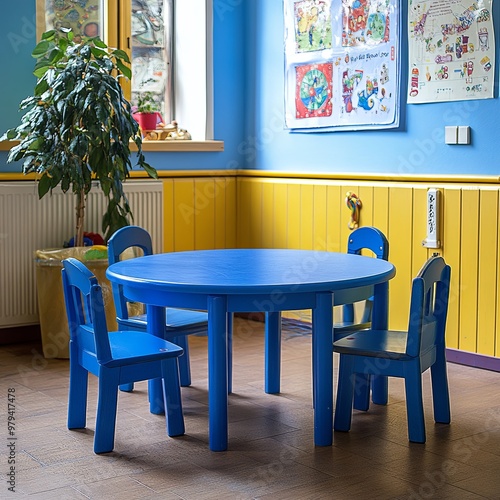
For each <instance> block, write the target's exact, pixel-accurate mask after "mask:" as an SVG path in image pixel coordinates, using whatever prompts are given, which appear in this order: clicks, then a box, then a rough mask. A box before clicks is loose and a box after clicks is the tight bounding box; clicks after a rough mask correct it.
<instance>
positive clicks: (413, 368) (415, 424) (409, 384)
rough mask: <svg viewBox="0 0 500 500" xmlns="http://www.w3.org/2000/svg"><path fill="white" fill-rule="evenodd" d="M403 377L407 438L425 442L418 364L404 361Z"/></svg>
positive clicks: (420, 379)
mask: <svg viewBox="0 0 500 500" xmlns="http://www.w3.org/2000/svg"><path fill="white" fill-rule="evenodd" d="M404 377H405V391H406V413H407V419H408V438H409V440H410V441H411V442H413V443H425V419H424V404H423V399H422V373H421V371H420V365H419V364H417V363H410V362H408V363H405V369H404Z"/></svg>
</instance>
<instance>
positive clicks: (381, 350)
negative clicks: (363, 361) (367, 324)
mask: <svg viewBox="0 0 500 500" xmlns="http://www.w3.org/2000/svg"><path fill="white" fill-rule="evenodd" d="M407 339H408V333H407V332H401V331H396V330H361V331H359V332H354V333H351V334H349V335H347V336H346V337H344V338H342V339H339V340H336V341H335V342H334V343H333V350H334V351H335V352H338V353H340V354H356V355H358V356H371V357H377V358H390V359H411V358H410V356H408V355H407V354H406V352H405V351H406V343H407Z"/></svg>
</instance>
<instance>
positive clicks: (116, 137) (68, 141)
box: [3, 30, 157, 236]
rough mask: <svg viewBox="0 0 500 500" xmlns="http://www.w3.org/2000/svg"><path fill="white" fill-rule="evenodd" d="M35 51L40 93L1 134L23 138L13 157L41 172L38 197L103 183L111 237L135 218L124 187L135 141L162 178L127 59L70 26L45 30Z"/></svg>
mask: <svg viewBox="0 0 500 500" xmlns="http://www.w3.org/2000/svg"><path fill="white" fill-rule="evenodd" d="M32 55H33V57H34V58H35V59H36V63H35V67H34V71H33V72H34V75H35V76H36V78H37V82H36V85H35V89H34V95H33V96H30V97H28V98H27V99H24V100H23V101H22V102H21V105H20V107H21V109H24V110H25V114H24V116H23V118H22V123H21V125H19V126H18V127H17V128H15V129H11V130H8V131H7V132H6V133H5V134H4V135H3V138H7V139H15V138H18V139H19V138H20V139H21V142H20V144H19V145H17V146H15V147H13V148H11V150H10V152H9V156H8V161H18V160H21V159H24V160H25V162H24V165H23V171H24V172H25V173H29V172H36V173H37V174H39V176H40V177H39V183H38V194H39V196H40V197H43V196H45V195H46V194H47V193H48V192H50V191H51V190H52V189H53V188H54V187H56V186H58V185H60V186H61V188H62V189H63V191H65V192H66V191H71V192H73V193H75V194H77V195H80V194H81V193H85V194H86V193H88V192H89V190H90V189H91V188H92V179H96V180H97V181H99V185H100V187H101V189H102V190H103V192H104V194H105V195H106V196H107V197H108V207H107V210H106V213H105V214H104V216H103V231H105V232H106V235H107V236H110V235H111V234H112V233H113V232H114V231H115V230H116V229H117V228H119V227H122V226H123V225H126V224H128V219H129V218H130V217H131V216H132V214H131V210H130V206H129V204H128V201H127V199H126V197H125V195H124V193H123V187H122V182H123V181H124V180H125V179H126V178H127V177H128V176H129V175H130V170H131V169H132V163H131V159H130V147H129V142H130V141H131V140H132V141H134V142H135V143H136V144H137V147H138V156H137V165H138V166H139V167H141V168H143V169H144V170H145V171H146V172H147V173H148V175H150V176H151V177H157V173H156V170H155V169H154V168H153V167H151V166H150V165H149V164H148V163H146V161H145V158H144V155H143V154H142V138H141V136H140V134H139V133H138V125H137V122H136V121H135V120H134V119H133V117H132V115H131V106H130V103H129V102H128V101H127V100H126V99H125V98H124V96H123V92H122V89H121V86H120V84H119V79H120V78H124V77H125V78H130V77H131V70H130V67H129V66H130V60H129V57H128V56H127V54H126V53H125V52H124V51H122V50H118V49H110V48H108V46H107V45H106V44H105V43H104V42H103V41H102V40H100V39H99V38H97V37H95V38H84V39H83V40H81V41H78V42H76V41H75V38H74V35H73V33H72V32H71V31H68V30H59V31H56V30H51V31H47V32H46V33H44V34H43V35H42V37H41V40H40V42H39V43H38V44H37V45H36V47H35V48H34V50H33V53H32Z"/></svg>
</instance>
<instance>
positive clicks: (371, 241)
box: [333, 226, 389, 340]
mask: <svg viewBox="0 0 500 500" xmlns="http://www.w3.org/2000/svg"><path fill="white" fill-rule="evenodd" d="M365 249H366V250H370V251H371V252H373V254H374V255H375V257H376V258H377V259H384V260H388V258H389V242H388V241H387V238H386V237H385V235H384V233H383V232H382V231H380V230H379V229H377V228H375V227H371V226H365V227H360V228H358V229H356V230H354V231H353V232H352V233H351V234H350V235H349V239H348V241H347V253H350V254H354V255H361V252H362V250H365ZM372 309H373V297H371V298H370V299H368V300H365V301H364V309H363V313H362V317H361V320H360V321H359V322H358V323H357V322H355V320H354V305H353V304H345V305H344V306H342V322H341V323H337V324H334V325H333V328H334V332H333V334H334V337H333V338H334V340H339V339H341V338H342V337H345V336H346V335H348V334H349V333H351V332H354V331H358V330H364V329H366V328H370V326H371V317H372Z"/></svg>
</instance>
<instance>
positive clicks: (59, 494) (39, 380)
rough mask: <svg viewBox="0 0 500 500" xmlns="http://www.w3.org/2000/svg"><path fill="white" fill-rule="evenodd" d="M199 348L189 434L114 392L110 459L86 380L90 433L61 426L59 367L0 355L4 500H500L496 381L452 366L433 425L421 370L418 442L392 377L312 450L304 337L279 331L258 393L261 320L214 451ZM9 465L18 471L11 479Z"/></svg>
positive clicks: (495, 376)
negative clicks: (273, 380)
mask: <svg viewBox="0 0 500 500" xmlns="http://www.w3.org/2000/svg"><path fill="white" fill-rule="evenodd" d="M206 344H207V338H206V337H192V338H190V349H191V362H192V372H193V373H192V376H193V384H192V386H191V387H188V388H183V389H182V393H183V401H184V413H185V421H186V434H185V436H182V437H179V438H169V437H167V436H166V434H165V419H164V417H162V416H156V415H152V414H150V413H149V410H148V404H147V394H146V384H145V383H141V384H138V385H137V386H136V387H137V389H136V391H135V392H134V393H130V394H126V393H120V396H119V409H118V418H117V432H116V443H115V450H114V452H112V453H109V454H105V455H100V456H97V455H94V453H93V451H92V440H93V434H94V421H95V420H94V414H95V402H96V383H95V378H94V377H91V383H90V387H91V389H90V398H89V408H88V421H87V425H88V428H87V429H84V430H80V431H69V430H67V428H66V401H67V386H68V361H66V360H45V359H44V358H43V357H42V356H41V354H40V353H41V346H40V345H38V344H36V343H34V344H33V343H28V344H26V343H25V344H17V345H10V346H1V347H0V374H1V375H0V394H2V401H1V402H0V436H1V439H0V442H1V443H2V444H1V447H0V498H11V497H12V498H25V497H27V496H29V498H34V499H35V498H36V499H80V500H81V499H85V498H93V499H94V498H95V499H115V498H116V499H120V500H127V499H147V498H156V499H157V498H161V499H181V498H183V499H196V500H200V499H212V498H213V499H253V498H259V499H273V500H275V499H287V500H288V499H322V498H325V499H327V498H328V499H329V498H334V499H344V498H345V499H349V500H352V499H358V498H359V499H392V498H397V499H412V500H413V499H429V498H433V499H445V498H450V499H451V498H452V499H474V498H490V499H500V374H499V373H495V372H490V371H485V370H479V369H475V368H471V367H465V366H460V365H455V364H449V367H448V373H449V383H450V389H451V397H452V423H451V425H449V426H446V425H442V424H434V422H433V419H432V403H431V397H430V386H429V377H428V375H427V374H426V375H424V397H425V406H426V426H427V443H426V444H425V445H419V444H410V443H409V442H408V441H407V433H406V413H405V403H404V388H403V385H402V384H401V382H400V381H398V380H394V379H391V382H390V386H389V388H390V401H389V404H388V405H387V406H372V407H371V408H370V411H369V412H367V413H362V412H355V414H354V417H353V426H352V429H351V432H349V433H334V444H333V446H329V447H324V448H319V447H315V446H314V444H313V411H312V407H311V346H310V336H309V335H308V334H307V333H306V332H304V331H302V330H300V329H297V328H295V327H291V328H289V329H286V330H285V331H284V332H283V349H282V352H283V377H282V393H281V394H280V395H267V394H265V393H264V391H263V325H262V324H261V323H258V322H251V321H248V320H245V319H241V318H239V319H237V325H236V328H235V338H234V384H233V387H234V393H233V394H232V395H231V396H230V398H229V405H230V406H229V420H230V424H229V450H228V451H227V452H222V453H213V452H210V451H209V450H208V440H207V416H208V409H207V349H206V347H207V346H206ZM335 364H337V360H335ZM9 390H10V391H12V390H14V391H15V392H9ZM9 394H14V395H15V413H11V416H15V437H16V438H17V439H16V440H15V441H11V439H10V438H9V436H8V428H7V417H8V395H9ZM6 443H7V444H6ZM9 444H12V447H11V448H9ZM12 458H14V459H15V464H14V467H15V476H11V477H8V476H7V473H8V472H9V471H10V467H11V465H9V464H8V460H9V459H12ZM9 480H13V481H14V483H15V491H16V493H15V494H14V493H11V492H9V490H8V488H9V486H10V485H11V484H12V483H9Z"/></svg>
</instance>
